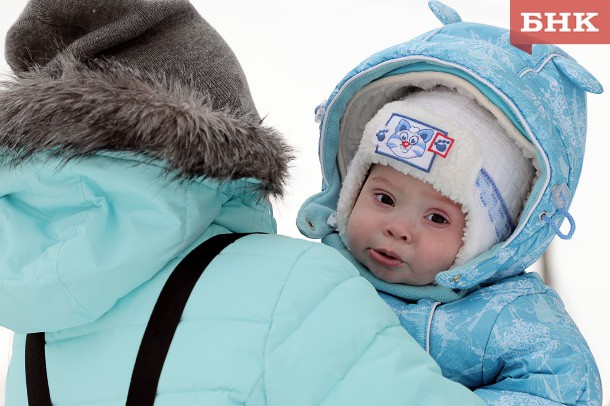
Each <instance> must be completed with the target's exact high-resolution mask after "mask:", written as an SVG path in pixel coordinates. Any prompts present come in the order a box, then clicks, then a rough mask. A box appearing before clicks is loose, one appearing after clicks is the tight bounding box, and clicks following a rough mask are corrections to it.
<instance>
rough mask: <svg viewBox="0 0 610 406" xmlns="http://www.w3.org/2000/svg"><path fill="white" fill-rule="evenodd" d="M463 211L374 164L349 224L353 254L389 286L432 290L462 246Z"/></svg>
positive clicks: (415, 181) (421, 185) (424, 187)
mask: <svg viewBox="0 0 610 406" xmlns="http://www.w3.org/2000/svg"><path fill="white" fill-rule="evenodd" d="M465 225H466V220H465V215H464V213H463V212H462V209H461V206H460V205H459V204H457V203H454V202H453V201H451V200H450V199H449V198H447V197H445V196H443V195H442V194H440V193H439V192H437V191H436V190H435V189H434V188H433V187H432V186H430V185H429V184H427V183H424V182H422V181H420V180H418V179H415V178H413V177H411V176H408V175H405V174H403V173H401V172H399V171H397V170H395V169H394V168H392V167H389V166H384V165H374V166H373V168H372V170H371V172H370V174H369V176H368V178H367V180H366V182H365V183H364V185H363V187H362V190H361V191H360V195H359V196H358V200H357V201H356V204H355V206H354V209H353V211H352V214H351V215H350V217H349V220H348V224H347V240H348V246H349V249H350V251H351V252H352V254H353V255H354V256H355V257H356V259H358V260H359V261H360V262H362V263H363V264H364V265H365V266H366V267H367V268H368V269H369V270H370V271H371V272H372V273H373V274H374V275H375V276H376V277H378V278H379V279H382V280H384V281H386V282H389V283H404V284H409V285H427V284H429V283H431V282H433V281H434V277H435V276H436V274H438V273H439V272H442V271H446V270H447V269H449V267H450V266H451V265H452V264H453V263H454V261H455V257H456V255H457V253H458V251H459V250H460V248H461V247H462V243H463V241H462V238H463V236H464V227H465Z"/></svg>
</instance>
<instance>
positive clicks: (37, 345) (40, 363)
mask: <svg viewBox="0 0 610 406" xmlns="http://www.w3.org/2000/svg"><path fill="white" fill-rule="evenodd" d="M246 235H248V234H220V235H216V236H214V237H212V238H210V239H208V240H206V241H204V242H203V243H202V244H201V245H199V246H198V247H197V248H195V249H194V250H193V251H191V252H190V253H189V254H188V255H187V256H186V257H185V258H184V259H183V260H182V261H180V263H179V264H178V266H177V267H176V269H174V271H173V272H172V274H171V275H170V276H169V278H168V279H167V281H166V282H165V286H163V289H162V290H161V294H160V295H159V298H158V299H157V303H156V304H155V307H154V308H153V311H152V314H151V316H150V320H149V321H148V325H147V326H146V330H145V331H144V336H143V337H142V342H141V343H140V349H139V350H138V355H137V357H136V362H135V366H134V369H133V373H132V375H131V384H130V386H129V393H128V395H127V402H126V405H127V406H136V405H137V406H145V405H152V404H154V402H155V396H156V393H157V386H158V384H159V377H160V376H161V370H162V369H163V364H164V363H165V358H166V357H167V352H168V351H169V346H170V344H171V343H172V339H173V338H174V333H175V332H176V328H177V327H178V323H179V322H180V318H181V316H182V312H183V311H184V307H185V306H186V302H187V301H188V298H189V296H190V294H191V292H192V291H193V288H194V287H195V284H196V283H197V281H198V280H199V278H200V277H201V274H202V273H203V271H204V270H205V268H206V267H207V266H208V265H209V263H210V262H212V260H213V259H214V257H216V255H218V254H219V253H220V252H221V251H222V250H223V249H225V248H226V247H227V246H228V245H229V244H231V243H233V242H235V241H236V240H237V239H239V238H241V237H243V236H246ZM44 346H45V338H44V333H32V334H28V335H27V337H26V341H25V373H26V386H27V394H28V403H29V405H30V406H49V405H51V395H50V393H49V381H48V378H47V368H46V360H45V347H44Z"/></svg>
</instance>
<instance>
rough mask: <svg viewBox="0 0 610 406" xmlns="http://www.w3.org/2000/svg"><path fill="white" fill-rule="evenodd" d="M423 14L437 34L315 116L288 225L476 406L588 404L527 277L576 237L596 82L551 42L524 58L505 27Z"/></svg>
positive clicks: (384, 59)
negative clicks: (356, 276)
mask: <svg viewBox="0 0 610 406" xmlns="http://www.w3.org/2000/svg"><path fill="white" fill-rule="evenodd" d="M430 6H431V8H432V9H433V11H434V12H435V13H436V14H437V16H438V17H439V18H440V19H441V21H442V22H443V23H445V26H444V27H442V28H440V29H436V30H434V31H431V32H429V33H426V34H423V35H421V36H419V37H417V38H415V39H413V40H412V41H409V42H407V43H405V44H400V45H397V46H395V47H392V48H388V49H386V50H384V51H382V52H379V53H377V54H375V55H373V56H371V57H370V58H369V59H367V60H365V61H364V62H363V63H361V64H360V65H358V67H357V68H356V69H354V70H353V71H352V72H350V73H349V74H348V75H347V76H346V77H345V78H344V79H343V80H342V81H341V82H340V84H339V85H338V86H337V88H336V89H335V91H334V92H333V94H332V96H331V98H330V99H329V100H328V101H326V102H324V103H323V104H322V105H321V106H320V107H319V109H318V111H317V116H318V118H319V119H320V121H321V125H320V131H321V137H320V143H321V145H320V158H321V163H322V172H323V176H324V179H323V181H324V183H323V190H322V192H320V193H318V194H317V195H314V196H312V197H311V198H310V199H308V200H307V201H306V202H305V203H304V204H303V206H302V208H301V211H300V212H299V216H298V220H297V224H298V226H299V229H300V230H301V232H302V233H303V234H304V235H306V236H307V237H309V238H321V239H322V241H323V242H324V243H326V244H328V245H330V246H333V247H335V248H336V249H338V250H339V251H341V252H342V253H343V255H345V256H346V257H347V258H348V259H350V260H351V261H352V262H353V263H354V264H356V266H357V267H359V270H360V273H361V275H362V276H364V277H365V278H366V279H368V280H369V281H370V282H371V284H372V285H373V286H374V287H375V288H376V289H377V290H378V291H379V294H380V296H381V297H382V298H383V299H384V300H385V301H386V303H387V304H388V305H389V306H390V307H391V308H392V309H393V310H394V312H395V313H396V314H397V316H398V318H399V320H400V322H401V324H402V326H403V327H404V328H405V329H406V330H407V331H408V332H409V333H410V334H411V335H412V336H413V337H415V338H416V340H418V342H419V343H420V345H421V346H422V347H423V348H425V349H426V350H427V351H428V352H429V353H430V354H431V355H432V356H433V358H434V359H435V360H436V361H437V362H438V363H439V365H440V366H441V369H442V371H443V374H444V375H445V376H447V377H449V378H451V379H453V380H455V381H457V382H460V383H462V384H464V385H466V386H467V387H469V388H471V389H472V390H473V391H475V393H476V394H477V395H479V396H480V397H481V398H482V399H483V400H485V401H486V402H487V403H488V404H515V405H517V404H518V405H524V404H549V405H559V404H569V405H576V404H578V405H580V404H587V405H599V404H601V393H602V392H601V383H600V377H599V372H598V370H597V367H596V364H595V361H594V359H593V356H592V354H591V352H590V350H589V348H588V346H587V344H586V341H585V339H584V338H583V337H582V335H581V333H580V332H579V330H578V328H577V327H576V325H575V324H574V322H573V321H572V319H571V318H570V316H569V315H568V314H567V312H566V310H565V309H564V306H563V304H562V302H561V299H560V298H559V296H558V295H557V293H556V292H555V291H553V289H551V288H550V287H548V286H546V285H545V284H544V283H543V282H542V280H541V279H540V277H539V276H538V275H537V274H535V273H527V272H525V270H526V268H527V267H528V266H529V265H531V264H532V263H533V262H535V261H536V259H538V258H539V257H540V256H541V255H542V253H543V252H544V250H545V249H546V248H547V247H548V244H549V243H550V242H551V240H552V238H553V237H554V236H555V235H558V236H559V237H561V238H569V237H571V234H572V233H573V231H574V221H573V218H572V217H571V215H570V214H569V212H568V208H569V204H570V201H571V199H572V195H573V193H574V190H575V186H576V184H577V182H578V176H579V174H580V168H581V167H582V162H583V155H584V154H583V153H584V139H585V132H586V104H585V92H592V93H600V92H601V91H602V89H601V85H599V83H598V82H597V81H596V80H595V78H593V76H592V75H591V74H590V73H588V72H587V71H586V70H585V69H584V68H583V67H582V66H580V65H579V64H577V63H576V62H575V61H574V60H573V59H572V58H570V57H569V56H568V55H567V54H565V52H563V51H562V50H561V49H559V48H558V47H556V46H553V45H535V46H534V49H533V53H532V55H527V54H526V53H525V52H523V51H521V50H519V49H517V48H515V47H513V46H511V45H510V41H509V32H508V31H507V30H504V29H500V28H496V27H491V26H488V25H481V24H474V23H464V22H461V20H460V18H459V16H458V15H457V13H456V12H455V11H454V10H452V9H449V8H448V7H446V6H444V5H442V4H441V3H439V2H431V3H430ZM564 219H567V220H568V221H569V223H570V230H569V231H568V232H567V233H563V232H562V231H561V230H560V229H559V225H561V223H562V222H563V220H564Z"/></svg>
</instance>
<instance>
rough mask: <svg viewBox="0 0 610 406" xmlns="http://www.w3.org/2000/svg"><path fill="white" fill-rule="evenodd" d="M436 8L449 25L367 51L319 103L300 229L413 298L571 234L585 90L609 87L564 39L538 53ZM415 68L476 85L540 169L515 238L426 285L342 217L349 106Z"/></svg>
mask: <svg viewBox="0 0 610 406" xmlns="http://www.w3.org/2000/svg"><path fill="white" fill-rule="evenodd" d="M429 5H430V8H431V9H432V10H433V12H434V13H435V15H436V16H437V17H438V18H439V19H440V20H441V21H442V22H443V23H444V26H442V27H441V28H438V29H435V30H433V31H430V32H427V33H425V34H423V35H421V36H419V37H417V38H415V39H413V40H411V41H408V42H406V43H403V44H400V45H396V46H394V47H391V48H388V49H386V50H383V51H381V52H379V53H376V54H375V55H372V56H371V57H369V58H367V59H366V60H365V61H363V62H362V63H360V64H359V65H358V66H357V67H356V68H354V69H353V70H352V71H351V72H350V73H348V74H347V76H345V77H344V78H343V80H341V82H340V83H339V84H338V85H337V87H336V88H335V90H334V91H333V93H332V94H331V96H330V97H329V98H328V100H327V101H325V102H324V103H323V104H321V105H320V106H319V107H318V109H317V111H316V112H317V114H316V115H317V118H319V119H320V145H319V157H320V163H321V166H322V174H323V182H322V191H321V192H320V193H318V194H316V195H314V196H312V197H311V198H309V199H308V200H307V201H305V203H304V204H303V206H302V207H301V210H300V211H299V214H298V218H297V226H298V228H299V230H300V231H301V233H302V234H303V235H305V236H307V237H309V238H315V239H318V238H321V239H322V241H323V242H325V243H326V244H329V245H331V246H334V247H335V248H337V249H339V250H340V251H341V252H342V253H343V254H344V255H346V256H347V257H348V258H349V259H350V260H351V261H352V262H353V263H354V264H356V265H357V266H358V267H359V269H360V273H361V274H362V276H364V277H365V278H366V279H368V280H369V281H370V282H371V283H372V284H373V285H374V286H375V287H376V288H377V289H378V290H381V291H385V292H388V293H391V294H394V295H396V296H399V297H403V298H408V299H420V298H433V299H435V300H439V301H441V302H450V301H453V300H456V299H459V298H460V297H463V296H464V295H465V294H466V293H467V292H468V291H470V290H471V289H473V288H476V287H477V286H480V285H482V284H488V283H493V282H495V281H497V280H500V279H503V278H506V277H509V276H513V275H517V274H520V273H522V272H523V270H524V269H525V268H527V267H528V266H530V265H531V264H533V263H534V262H535V261H536V260H537V259H538V258H539V257H540V256H541V255H542V253H543V252H544V251H545V250H546V248H547V247H548V245H549V244H550V242H551V240H552V239H553V237H555V235H560V237H569V236H570V235H571V232H572V231H573V229H574V223H573V219H572V217H571V216H570V215H569V213H568V209H569V207H570V203H571V200H572V196H573V195H574V192H575V190H576V186H577V184H578V179H579V177H580V173H581V168H582V163H583V155H584V149H585V135H586V123H587V114H586V96H585V93H586V92H591V93H601V92H602V91H603V90H602V86H601V85H600V83H599V82H598V81H597V80H596V79H595V78H594V77H593V76H592V75H591V74H590V73H589V72H588V71H587V70H586V69H584V68H583V67H582V66H580V65H579V64H578V63H577V62H576V61H575V60H574V59H573V58H571V57H570V56H569V55H568V54H567V53H565V52H564V51H563V50H561V49H560V48H558V47H556V46H554V45H534V46H533V50H532V54H531V55H530V54H527V53H526V52H523V51H521V50H519V49H517V48H515V47H513V46H512V45H510V38H509V31H508V30H506V29H502V28H497V27H492V26H488V25H483V24H475V23H467V22H462V21H461V20H460V17H459V15H458V14H457V13H456V12H455V11H454V10H452V9H450V8H448V7H446V6H444V5H443V4H441V3H439V2H437V1H432V2H430V3H429ZM464 50H466V51H464ZM410 72H436V73H438V72H440V73H444V74H449V75H455V76H457V77H459V78H461V79H464V80H466V81H467V82H469V83H470V84H472V85H473V86H475V87H476V88H477V89H478V91H480V92H481V93H482V94H483V95H484V96H485V97H486V98H487V99H489V101H490V102H491V103H493V104H495V105H496V106H498V107H499V108H500V109H501V110H502V111H503V112H504V114H506V116H507V117H508V118H509V119H510V120H511V121H512V123H513V125H515V127H517V128H518V129H519V130H520V131H521V132H522V134H523V135H524V136H525V137H526V138H527V139H528V140H529V141H530V142H531V143H532V144H533V145H534V147H535V151H536V160H537V167H538V172H539V173H538V178H537V181H536V183H535V184H534V186H533V189H532V192H531V194H530V196H529V198H528V200H527V202H526V204H525V207H524V209H523V211H522V214H521V216H520V218H519V222H518V224H517V227H516V229H515V230H514V232H513V234H512V235H511V236H510V237H509V238H508V239H507V240H506V241H504V242H501V243H499V244H496V245H495V246H493V247H492V248H491V249H490V250H489V251H487V252H485V253H483V254H481V255H479V256H477V257H475V258H473V259H472V260H470V261H468V262H467V263H465V264H463V265H461V266H458V267H454V268H451V269H449V270H448V271H445V272H441V273H440V274H438V275H437V277H436V282H437V284H436V285H434V286H433V285H429V286H423V287H414V286H410V285H401V284H388V283H386V282H384V281H382V280H379V279H377V278H376V277H375V276H373V275H372V274H371V273H370V272H369V271H368V270H367V269H365V268H364V267H363V266H361V265H360V264H359V263H358V262H357V261H356V260H355V259H354V258H353V257H352V256H351V254H350V253H349V252H348V251H347V249H346V248H345V245H344V244H343V242H342V241H341V239H340V238H339V237H338V233H337V232H336V230H335V229H334V227H333V220H332V219H333V216H334V215H335V212H336V208H337V200H338V198H339V191H340V189H341V176H340V173H339V168H338V165H337V153H338V147H339V130H340V125H341V119H342V117H343V115H344V113H345V110H346V107H347V105H348V103H349V102H350V100H352V98H353V97H354V95H355V94H356V93H357V92H359V91H360V90H361V89H363V88H365V87H366V86H367V85H369V84H371V83H372V82H374V81H376V80H378V79H381V78H386V77H390V76H394V75H401V74H406V73H410ZM388 101H389V100H388ZM565 218H568V220H569V221H570V225H571V231H570V232H568V233H567V235H564V234H562V233H561V231H560V230H559V226H560V225H561V224H562V222H563V221H564V219H565Z"/></svg>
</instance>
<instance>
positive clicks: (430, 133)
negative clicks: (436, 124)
mask: <svg viewBox="0 0 610 406" xmlns="http://www.w3.org/2000/svg"><path fill="white" fill-rule="evenodd" d="M417 135H420V136H421V137H422V138H423V139H424V142H428V141H430V138H432V136H433V135H434V131H432V130H431V129H429V128H426V129H425V130H420V131H418V132H417Z"/></svg>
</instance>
